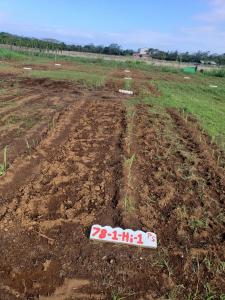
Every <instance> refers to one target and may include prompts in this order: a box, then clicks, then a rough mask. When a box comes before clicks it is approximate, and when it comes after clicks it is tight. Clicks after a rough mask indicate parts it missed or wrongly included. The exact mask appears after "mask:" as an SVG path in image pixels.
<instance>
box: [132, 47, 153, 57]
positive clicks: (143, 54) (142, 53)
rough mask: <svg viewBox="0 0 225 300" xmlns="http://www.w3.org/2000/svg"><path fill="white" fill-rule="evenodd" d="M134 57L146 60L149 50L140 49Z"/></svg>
mask: <svg viewBox="0 0 225 300" xmlns="http://www.w3.org/2000/svg"><path fill="white" fill-rule="evenodd" d="M133 56H134V57H142V58H147V57H149V56H150V55H149V48H140V49H138V52H136V53H134V54H133Z"/></svg>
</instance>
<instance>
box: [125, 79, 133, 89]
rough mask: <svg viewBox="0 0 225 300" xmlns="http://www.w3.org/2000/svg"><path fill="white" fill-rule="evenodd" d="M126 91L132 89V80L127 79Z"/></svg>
mask: <svg viewBox="0 0 225 300" xmlns="http://www.w3.org/2000/svg"><path fill="white" fill-rule="evenodd" d="M124 89H125V90H128V91H129V90H130V89H131V80H130V79H125V82H124Z"/></svg>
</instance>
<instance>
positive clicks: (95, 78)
mask: <svg viewBox="0 0 225 300" xmlns="http://www.w3.org/2000/svg"><path fill="white" fill-rule="evenodd" d="M29 74H30V76H31V77H37V78H51V79H56V80H66V79H67V80H74V81H77V82H79V83H81V84H82V85H84V86H87V87H100V86H102V85H104V82H105V76H103V75H97V74H93V73H86V72H78V71H70V70H57V71H35V70H34V71H31V72H30V73H29Z"/></svg>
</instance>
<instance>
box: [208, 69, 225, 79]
mask: <svg viewBox="0 0 225 300" xmlns="http://www.w3.org/2000/svg"><path fill="white" fill-rule="evenodd" d="M204 74H205V75H206V76H215V77H222V78H224V77H225V68H223V69H220V70H212V71H206V72H205V73H204Z"/></svg>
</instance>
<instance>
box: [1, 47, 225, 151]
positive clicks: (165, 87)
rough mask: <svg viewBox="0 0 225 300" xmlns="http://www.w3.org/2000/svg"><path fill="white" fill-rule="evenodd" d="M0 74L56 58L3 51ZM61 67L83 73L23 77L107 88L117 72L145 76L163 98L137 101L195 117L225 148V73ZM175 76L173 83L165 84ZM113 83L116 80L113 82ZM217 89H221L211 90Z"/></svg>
mask: <svg viewBox="0 0 225 300" xmlns="http://www.w3.org/2000/svg"><path fill="white" fill-rule="evenodd" d="M0 60H1V61H2V62H1V63H0V71H1V70H5V71H6V70H7V69H12V70H15V67H14V62H19V63H20V64H23V63H24V64H26V65H27V64H32V65H39V64H46V63H52V64H53V63H54V62H55V56H54V55H44V54H41V55H40V54H38V55H37V54H35V55H34V54H32V55H31V54H28V53H25V52H22V53H21V52H15V51H10V50H5V49H0ZM58 61H59V62H60V63H62V64H63V63H68V62H71V64H74V65H76V66H79V67H80V69H78V70H77V69H74V70H73V69H69V70H68V69H63V68H62V69H60V70H32V71H29V72H24V73H23V76H31V77H39V78H52V79H57V80H59V79H63V80H73V81H77V82H79V83H82V84H83V85H84V86H87V87H100V86H104V84H105V82H106V81H107V80H110V79H111V73H112V72H114V71H116V70H117V69H120V70H121V69H125V68H129V69H131V70H136V71H140V72H143V74H144V75H146V76H147V77H148V76H150V77H152V79H151V80H149V82H150V83H151V84H153V85H155V86H156V87H157V88H158V90H159V92H160V96H158V97H155V96H152V95H150V94H149V95H146V94H145V93H144V96H143V95H142V96H137V97H136V98H135V99H134V100H138V101H140V100H141V101H144V102H146V103H152V104H154V105H156V106H162V107H176V108H178V109H180V110H181V111H183V112H184V113H191V114H193V115H194V116H195V117H196V118H197V119H198V120H199V122H200V124H201V126H202V128H203V129H204V130H205V131H206V132H208V133H209V134H210V135H211V137H212V138H213V140H215V141H217V142H218V143H219V144H220V145H222V146H223V147H224V143H225V142H224V141H225V71H224V70H220V71H210V72H205V73H204V74H201V73H197V74H195V75H190V79H189V80H184V77H185V76H187V75H186V74H184V73H183V72H182V70H180V69H174V68H168V67H156V66H151V65H147V64H145V63H144V62H129V61H128V62H116V61H105V60H103V59H92V58H90V59H87V58H77V57H76V58H71V57H58ZM167 76H171V78H170V79H169V80H165V79H166V77H167ZM112 80H113V79H112ZM210 85H212V86H217V87H210Z"/></svg>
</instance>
